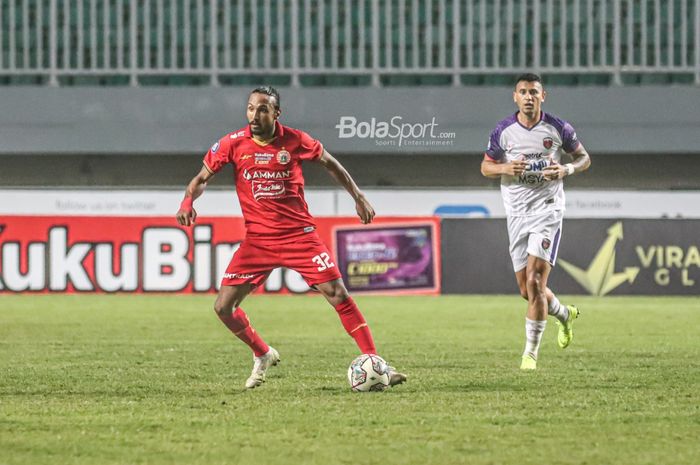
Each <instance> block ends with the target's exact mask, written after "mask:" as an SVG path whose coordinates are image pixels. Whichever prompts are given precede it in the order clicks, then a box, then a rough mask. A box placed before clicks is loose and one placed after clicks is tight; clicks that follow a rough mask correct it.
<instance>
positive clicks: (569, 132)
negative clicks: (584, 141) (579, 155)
mask: <svg viewBox="0 0 700 465" xmlns="http://www.w3.org/2000/svg"><path fill="white" fill-rule="evenodd" d="M578 145H579V141H578V138H577V137H576V131H575V130H574V127H573V126H571V124H569V123H566V122H565V123H564V125H563V127H562V129H561V147H562V148H563V149H564V151H565V152H566V153H571V152H573V151H574V150H576V149H577V148H578Z"/></svg>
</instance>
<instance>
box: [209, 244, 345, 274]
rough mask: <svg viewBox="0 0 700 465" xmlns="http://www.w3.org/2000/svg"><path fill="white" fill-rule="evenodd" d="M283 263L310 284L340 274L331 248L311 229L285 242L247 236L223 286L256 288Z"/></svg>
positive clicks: (229, 265) (230, 264) (230, 265)
mask: <svg viewBox="0 0 700 465" xmlns="http://www.w3.org/2000/svg"><path fill="white" fill-rule="evenodd" d="M280 266H283V267H285V268H289V269H292V270H294V271H297V272H298V273H299V274H301V276H302V277H303V278H304V280H305V281H306V283H307V284H308V285H309V286H313V285H315V284H321V283H326V282H328V281H333V280H335V279H338V278H340V277H341V276H340V272H339V271H338V267H337V266H336V264H335V261H333V259H332V258H331V254H330V252H329V251H328V248H327V247H326V245H325V244H324V243H323V242H321V239H320V238H319V237H318V234H316V232H312V233H308V234H305V235H304V236H302V237H300V238H298V239H295V240H294V242H287V243H282V244H275V243H274V242H272V241H256V240H250V239H248V238H246V239H245V240H244V241H243V243H241V245H240V247H239V248H238V250H236V253H234V254H233V258H232V259H231V263H229V264H228V267H227V268H226V273H224V277H223V279H222V280H221V285H222V286H237V285H239V284H252V285H253V286H256V287H257V286H259V285H260V284H262V283H263V282H264V281H265V279H267V277H268V275H269V274H270V273H271V272H272V270H273V269H275V268H277V267H280Z"/></svg>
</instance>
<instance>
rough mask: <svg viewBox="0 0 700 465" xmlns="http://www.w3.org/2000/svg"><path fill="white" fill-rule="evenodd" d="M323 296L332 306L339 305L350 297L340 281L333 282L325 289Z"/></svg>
mask: <svg viewBox="0 0 700 465" xmlns="http://www.w3.org/2000/svg"><path fill="white" fill-rule="evenodd" d="M324 294H325V297H326V299H327V300H328V302H330V304H331V305H333V306H334V307H335V306H336V305H340V304H342V303H343V302H345V301H346V300H348V298H349V297H350V294H349V293H348V290H347V289H346V288H345V286H343V284H342V283H334V285H333V286H331V287H329V288H327V289H325V292H324Z"/></svg>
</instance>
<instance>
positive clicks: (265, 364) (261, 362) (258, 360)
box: [245, 347, 280, 389]
mask: <svg viewBox="0 0 700 465" xmlns="http://www.w3.org/2000/svg"><path fill="white" fill-rule="evenodd" d="M279 362H280V354H279V353H278V352H277V351H276V350H275V349H273V348H272V347H270V350H268V351H267V353H266V354H265V355H263V356H261V357H253V372H252V373H251V374H250V377H249V378H248V379H247V380H246V382H245V387H247V388H248V389H254V388H256V387H258V386H260V385H261V384H262V383H264V382H265V372H267V369H268V368H270V367H271V366H274V365H277V364H278V363H279Z"/></svg>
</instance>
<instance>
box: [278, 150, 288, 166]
mask: <svg viewBox="0 0 700 465" xmlns="http://www.w3.org/2000/svg"><path fill="white" fill-rule="evenodd" d="M291 158H292V157H291V155H289V152H287V151H286V150H284V149H282V150H280V151H279V152H277V161H278V162H279V163H281V164H283V165H286V164H287V163H289V160H291Z"/></svg>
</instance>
